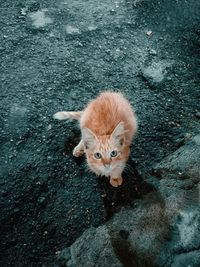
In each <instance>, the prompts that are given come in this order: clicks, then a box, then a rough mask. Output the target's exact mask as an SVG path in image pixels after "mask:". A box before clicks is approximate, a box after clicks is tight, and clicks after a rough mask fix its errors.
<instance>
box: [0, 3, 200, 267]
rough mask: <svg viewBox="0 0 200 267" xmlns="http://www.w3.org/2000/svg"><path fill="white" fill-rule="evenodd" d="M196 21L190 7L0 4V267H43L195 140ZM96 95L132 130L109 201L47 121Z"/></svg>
mask: <svg viewBox="0 0 200 267" xmlns="http://www.w3.org/2000/svg"><path fill="white" fill-rule="evenodd" d="M199 14H200V2H198V1H195V0H191V1H186V0H185V1H184V0H183V1H172V0H170V1H164V0H163V1H158V0H152V1H148V0H144V1H126V0H118V1H112V0H109V1H106V0H103V1H101V2H99V1H96V0H93V1H92V0H89V1H86V0H85V1H81V0H77V1H72V0H71V1H70V0H65V1H63V0H57V1H52V0H47V1H29V0H27V1H23V0H22V1H11V0H8V1H1V3H0V26H1V31H0V57H1V61H0V81H1V83H0V84H1V91H0V97H1V102H0V105H1V113H0V133H1V138H0V144H1V149H0V159H1V160H0V176H1V179H0V190H1V196H0V207H1V237H0V239H1V243H2V244H1V246H0V250H1V251H0V252H1V258H0V266H2V267H4V266H53V262H54V258H55V255H56V252H57V251H59V250H61V249H62V248H63V247H65V246H66V245H70V244H71V243H72V242H74V241H75V240H76V238H77V237H78V236H80V234H81V233H82V232H83V231H84V230H85V229H87V228H88V227H89V226H91V225H94V226H97V225H100V224H101V223H103V222H105V221H106V220H107V219H108V218H109V217H110V216H111V215H112V214H113V212H116V211H117V210H119V208H120V207H121V206H124V205H129V204H130V203H131V202H132V200H134V198H137V197H141V196H142V195H143V194H145V193H146V192H147V191H149V190H152V187H151V185H148V181H145V174H147V173H150V172H151V170H152V168H153V166H154V164H155V163H157V162H159V161H160V160H161V159H162V158H163V157H164V156H166V155H169V154H170V153H171V152H173V151H175V150H176V149H177V147H179V146H180V145H181V144H183V143H184V142H185V140H187V138H189V137H190V136H191V135H194V134H196V133H197V130H196V129H197V127H196V126H197V124H199V117H198V112H199V109H200V106H199V103H200V99H199V98H200V68H199V66H200V17H199ZM103 89H113V90H120V91H122V92H123V93H124V94H125V95H126V96H127V98H128V99H129V100H130V102H131V103H132V105H133V106H134V108H135V111H136V114H137V116H138V122H139V131H138V135H137V138H136V140H135V142H134V145H133V147H132V153H131V159H130V163H129V164H130V166H131V170H129V171H128V172H127V173H125V174H124V175H125V176H127V179H126V181H125V183H124V185H123V187H122V188H119V189H114V188H111V187H110V186H109V184H108V183H107V182H106V181H104V180H103V179H102V180H101V179H97V177H95V175H94V174H92V173H89V172H88V170H87V167H86V165H85V161H84V159H80V160H75V159H74V158H73V156H72V150H73V147H74V146H75V145H76V144H77V142H78V140H79V135H80V132H79V129H78V125H77V123H76V122H58V121H54V120H53V119H52V115H53V114H54V113H55V112H57V111H60V110H63V109H64V110H81V109H82V108H83V107H84V105H85V104H86V103H87V102H88V101H89V100H90V99H91V98H94V97H95V96H96V95H97V94H98V93H99V92H100V91H101V90H103ZM141 176H142V177H141ZM136 185H137V186H136ZM138 188H139V190H138Z"/></svg>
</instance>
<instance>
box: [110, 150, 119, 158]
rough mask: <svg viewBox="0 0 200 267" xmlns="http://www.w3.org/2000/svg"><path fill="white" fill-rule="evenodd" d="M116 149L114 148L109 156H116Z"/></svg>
mask: <svg viewBox="0 0 200 267" xmlns="http://www.w3.org/2000/svg"><path fill="white" fill-rule="evenodd" d="M117 154H118V153H117V151H116V150H113V151H112V152H111V153H110V156H111V157H112V158H114V157H116V156H117Z"/></svg>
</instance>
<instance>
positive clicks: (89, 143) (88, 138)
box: [81, 128, 97, 149]
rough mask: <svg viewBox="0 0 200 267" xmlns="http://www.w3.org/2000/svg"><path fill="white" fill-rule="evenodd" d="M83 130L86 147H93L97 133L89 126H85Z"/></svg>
mask: <svg viewBox="0 0 200 267" xmlns="http://www.w3.org/2000/svg"><path fill="white" fill-rule="evenodd" d="M81 132H82V139H83V143H84V146H85V149H91V148H92V147H93V145H94V143H95V142H96V140H97V137H96V135H95V134H94V133H93V132H92V131H91V130H90V129H88V128H83V129H82V130H81Z"/></svg>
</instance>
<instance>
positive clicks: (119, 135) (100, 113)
mask: <svg viewBox="0 0 200 267" xmlns="http://www.w3.org/2000/svg"><path fill="white" fill-rule="evenodd" d="M54 118H55V119H58V120H65V119H77V120H79V122H80V128H81V133H82V138H81V141H80V142H79V144H78V145H77V146H76V147H75V148H74V150H73V155H74V156H75V157H79V156H81V155H82V154H83V153H85V154H86V158H87V163H88V166H89V168H90V169H91V170H92V171H93V172H95V173H96V174H97V175H105V176H107V177H110V183H111V185H112V186H114V187H117V186H119V185H121V184H122V181H123V180H122V172H123V170H124V168H125V165H126V162H127V160H128V157H129V154H130V148H129V147H130V144H131V141H132V139H133V136H134V135H135V133H136V130H137V122H136V117H135V115H134V112H133V110H132V108H131V105H130V104H129V102H128V101H127V100H126V99H125V98H124V97H123V95H122V94H121V93H115V92H109V91H106V92H103V93H101V94H100V95H99V96H98V97H97V98H96V99H94V100H92V101H91V102H89V104H88V105H87V107H86V108H85V109H84V110H83V111H78V112H66V111H61V112H57V113H56V114H54Z"/></svg>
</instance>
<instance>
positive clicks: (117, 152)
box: [83, 126, 129, 176]
mask: <svg viewBox="0 0 200 267" xmlns="http://www.w3.org/2000/svg"><path fill="white" fill-rule="evenodd" d="M116 128H117V127H116ZM118 128H120V127H119V126H118ZM83 141H84V144H85V153H86V157H87V162H88V165H89V167H90V169H91V170H92V171H94V172H95V173H96V174H97V175H105V176H110V175H111V174H112V173H114V172H117V171H123V169H124V167H125V163H126V161H127V158H128V154H129V149H128V150H127V148H126V147H125V145H124V131H123V128H122V129H121V128H120V129H115V130H114V131H113V133H112V134H111V135H110V136H108V135H105V136H99V137H97V136H95V135H94V134H93V133H92V132H91V131H90V130H88V129H87V130H86V132H85V133H83Z"/></svg>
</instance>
